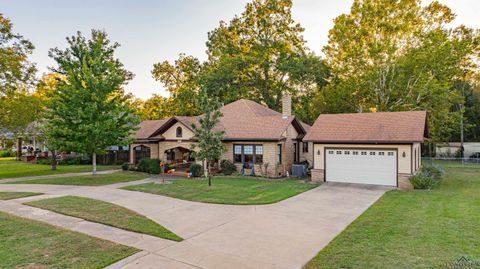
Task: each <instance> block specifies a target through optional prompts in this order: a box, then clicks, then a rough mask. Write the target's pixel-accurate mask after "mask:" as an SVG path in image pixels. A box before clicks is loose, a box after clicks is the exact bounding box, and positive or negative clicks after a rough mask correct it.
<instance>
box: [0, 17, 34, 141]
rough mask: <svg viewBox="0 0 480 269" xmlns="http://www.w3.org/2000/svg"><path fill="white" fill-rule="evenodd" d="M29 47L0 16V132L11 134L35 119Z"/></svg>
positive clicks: (32, 71) (32, 66)
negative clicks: (3, 130)
mask: <svg viewBox="0 0 480 269" xmlns="http://www.w3.org/2000/svg"><path fill="white" fill-rule="evenodd" d="M33 49H34V46H33V44H32V43H31V42H30V41H28V40H27V39H25V38H24V37H23V36H21V35H20V34H17V33H15V32H14V31H13V25H12V23H11V21H10V20H9V19H8V18H6V17H5V16H4V15H3V14H1V13H0V129H1V128H6V129H8V130H10V131H12V132H14V133H19V132H22V130H23V129H25V127H26V126H27V125H28V124H29V123H30V122H32V121H34V120H35V117H36V111H35V108H36V106H35V105H36V99H35V98H33V97H32V96H31V93H30V89H31V87H32V86H33V85H34V84H35V72H36V68H35V65H34V64H32V63H31V62H30V61H29V60H28V56H29V55H30V54H31V53H32V51H33Z"/></svg>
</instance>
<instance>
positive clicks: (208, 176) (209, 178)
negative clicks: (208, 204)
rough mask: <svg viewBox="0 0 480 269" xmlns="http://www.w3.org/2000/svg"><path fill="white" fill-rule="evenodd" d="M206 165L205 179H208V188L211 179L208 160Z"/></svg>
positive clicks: (210, 184)
mask: <svg viewBox="0 0 480 269" xmlns="http://www.w3.org/2000/svg"><path fill="white" fill-rule="evenodd" d="M206 164H207V171H206V172H207V178H208V186H209V187H210V186H212V177H211V176H210V162H209V161H208V160H206Z"/></svg>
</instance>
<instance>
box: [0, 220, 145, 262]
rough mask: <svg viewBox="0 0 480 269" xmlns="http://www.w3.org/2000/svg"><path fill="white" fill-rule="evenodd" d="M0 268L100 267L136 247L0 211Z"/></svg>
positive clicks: (134, 250) (129, 252) (131, 252)
mask: <svg viewBox="0 0 480 269" xmlns="http://www.w3.org/2000/svg"><path fill="white" fill-rule="evenodd" d="M0 238H1V240H0V268H59V269H60V268H103V267H105V266H107V265H109V264H111V263H114V262H116V261H119V260H121V259H123V258H126V257H128V256H130V255H132V254H134V253H136V252H138V251H139V250H137V249H135V248H131V247H126V246H123V245H118V244H114V243H112V242H109V241H105V240H101V239H97V238H94V237H90V236H87V235H84V234H80V233H76V232H71V231H67V230H64V229H61V228H58V227H55V226H52V225H48V224H44V223H41V222H38V221H33V220H28V219H24V218H20V217H16V216H13V215H10V214H6V213H3V212H0Z"/></svg>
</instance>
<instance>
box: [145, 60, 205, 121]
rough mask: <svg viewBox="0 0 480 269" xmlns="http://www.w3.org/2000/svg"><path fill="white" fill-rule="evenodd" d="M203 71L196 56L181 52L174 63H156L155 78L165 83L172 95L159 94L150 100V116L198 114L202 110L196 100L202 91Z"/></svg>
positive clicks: (153, 73)
mask: <svg viewBox="0 0 480 269" xmlns="http://www.w3.org/2000/svg"><path fill="white" fill-rule="evenodd" d="M201 72H202V63H200V61H199V60H198V59H196V58H195V57H192V56H186V55H184V54H180V57H179V58H178V59H177V60H176V61H175V62H174V63H173V64H171V63H169V62H168V61H163V62H161V63H156V64H154V66H153V70H152V75H153V78H154V79H155V80H157V81H159V82H161V83H162V84H163V85H164V87H165V88H166V90H167V91H168V92H169V93H170V97H169V98H165V97H161V96H158V95H157V96H153V97H152V99H151V100H148V101H147V104H146V105H147V106H150V107H149V111H152V113H151V114H150V115H148V118H155V117H165V116H171V115H182V116H192V115H198V114H199V113H200V110H199V108H198V106H197V103H196V102H195V100H196V99H197V97H198V94H199V92H200V84H199V81H200V80H199V76H200V74H201ZM151 105H153V106H155V107H153V106H151Z"/></svg>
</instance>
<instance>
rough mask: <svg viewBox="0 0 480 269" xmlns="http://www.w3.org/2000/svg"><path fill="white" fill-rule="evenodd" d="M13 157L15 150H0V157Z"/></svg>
mask: <svg viewBox="0 0 480 269" xmlns="http://www.w3.org/2000/svg"><path fill="white" fill-rule="evenodd" d="M6 157H15V152H13V151H11V150H0V158H6Z"/></svg>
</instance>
